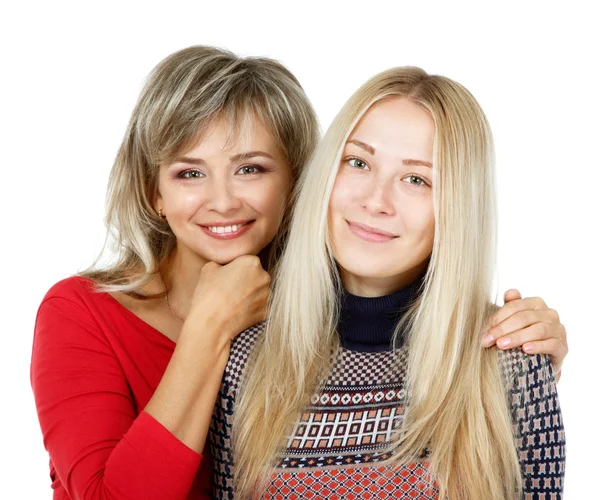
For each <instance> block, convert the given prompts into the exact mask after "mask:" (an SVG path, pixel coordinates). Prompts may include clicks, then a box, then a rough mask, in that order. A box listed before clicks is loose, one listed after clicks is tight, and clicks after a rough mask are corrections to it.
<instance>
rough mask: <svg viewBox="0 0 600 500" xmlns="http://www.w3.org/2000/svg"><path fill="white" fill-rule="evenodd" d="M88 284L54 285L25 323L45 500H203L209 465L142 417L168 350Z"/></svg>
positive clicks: (159, 337)
mask: <svg viewBox="0 0 600 500" xmlns="http://www.w3.org/2000/svg"><path fill="white" fill-rule="evenodd" d="M92 286H93V285H92V282H91V281H90V280H88V279H86V278H80V277H72V278H68V279H66V280H63V281H61V282H59V283H57V284H56V285H54V286H53V287H52V288H51V289H50V291H49V292H48V293H47V294H46V297H44V300H43V301H42V304H41V305H40V308H39V311H38V316H37V320H36V325H35V336H34V340H33V355H32V360H31V384H32V387H33V392H34V395H35V403H36V407H37V412H38V417H39V420H40V425H41V428H42V433H43V436H44V445H45V447H46V449H47V450H48V453H49V454H50V478H51V479H52V488H53V489H54V500H75V499H86V500H88V499H89V500H92V499H98V500H99V499H102V500H108V499H114V500H121V499H128V500H151V499H157V500H158V499H160V500H184V499H194V500H195V499H205V498H211V470H212V465H211V463H210V462H211V461H210V459H207V458H205V459H204V460H201V459H202V455H199V454H198V453H196V452H195V451H193V450H192V449H190V448H188V447H187V446H186V445H185V444H183V443H182V442H181V441H179V440H178V439H177V438H176V437H175V436H174V435H173V434H171V432H170V431H168V430H167V429H166V428H165V427H164V426H163V425H162V424H160V423H159V422H158V421H157V420H155V419H154V418H153V417H151V416H150V415H149V414H147V413H145V412H144V411H142V410H143V409H144V407H145V406H146V404H147V403H148V401H149V400H150V398H151V397H152V394H153V393H154V391H155V390H156V387H157V385H158V383H159V382H160V379H161V377H162V375H163V373H164V371H165V369H166V367H167V364H168V363H169V360H170V359H171V355H172V354H173V350H174V349H175V343H174V342H173V341H172V340H170V339H169V338H167V337H165V336H164V335H163V334H162V333H160V332H159V331H158V330H156V329H154V328H152V327H151V326H150V325H148V324H147V323H145V322H144V321H143V320H141V319H140V318H138V317H137V316H136V315H135V314H133V313H132V312H131V311H129V310H128V309H127V308H125V307H124V306H122V305H121V304H120V303H119V302H117V301H116V300H115V299H114V298H113V297H111V296H110V295H109V294H107V293H97V292H94V291H93V290H92ZM201 462H202V467H200V463H201Z"/></svg>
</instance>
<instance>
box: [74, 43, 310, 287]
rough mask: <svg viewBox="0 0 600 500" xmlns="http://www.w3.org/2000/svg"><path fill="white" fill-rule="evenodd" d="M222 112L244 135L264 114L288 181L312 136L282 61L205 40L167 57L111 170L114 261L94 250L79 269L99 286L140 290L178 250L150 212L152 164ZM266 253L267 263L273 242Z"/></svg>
mask: <svg viewBox="0 0 600 500" xmlns="http://www.w3.org/2000/svg"><path fill="white" fill-rule="evenodd" d="M220 117H223V118H225V119H226V121H227V123H228V125H229V128H230V137H231V138H234V137H237V136H238V135H240V134H241V135H243V136H244V137H247V134H248V132H249V130H248V129H249V128H250V127H251V123H252V120H253V119H260V120H262V121H263V123H264V124H265V126H266V127H267V128H268V129H269V131H270V132H271V133H272V134H273V137H274V139H275V141H276V143H277V145H278V146H279V147H280V148H281V151H282V152H283V154H284V156H285V158H286V160H287V161H288V163H289V165H290V167H291V170H292V177H293V179H294V180H295V179H296V178H297V177H298V176H299V173H300V171H301V169H302V168H303V167H304V166H305V165H306V163H308V160H309V159H310V157H311V156H312V154H313V152H314V149H315V147H316V145H317V142H318V140H319V125H318V121H317V117H316V114H315V112H314V109H313V108H312V105H311V103H310V101H309V100H308V97H307V96H306V94H305V93H304V91H303V89H302V87H301V86H300V84H299V83H298V80H296V78H295V77H294V76H293V75H292V74H291V73H290V72H289V71H288V70H287V69H286V68H285V67H284V66H283V65H282V64H280V63H279V62H277V61H275V60H273V59H269V58H261V57H239V56H236V55H235V54H233V53H231V52H229V51H227V50H223V49H218V48H215V47H208V46H202V45H198V46H193V47H188V48H185V49H183V50H180V51H178V52H175V53H173V54H171V55H170V56H168V57H166V58H165V59H164V60H163V61H161V62H160V63H159V64H158V65H157V66H156V68H154V70H153V71H152V72H151V73H150V76H149V77H148V79H147V82H146V84H145V86H144V88H143V90H142V92H141V94H140V96H139V99H138V102H137V104H136V106H135V109H134V110H133V113H132V115H131V119H130V121H129V126H128V127H127V131H126V132H125V137H124V138H123V143H122V144H121V147H120V149H119V152H118V154H117V158H116V160H115V163H114V165H113V168H112V171H111V174H110V180H109V185H108V194H107V214H106V226H107V229H108V235H109V237H107V241H108V242H110V241H111V240H110V237H111V236H113V237H114V243H116V245H115V246H116V254H117V259H116V262H114V264H112V265H109V266H100V265H99V262H100V260H101V259H102V258H103V254H101V255H100V258H99V259H98V260H97V261H96V263H94V264H93V265H92V267H91V268H90V269H88V270H86V271H84V272H83V273H82V275H84V276H87V277H90V278H92V279H93V280H95V281H96V282H97V283H99V284H100V285H102V286H101V287H99V288H100V289H101V290H104V291H110V292H125V293H130V294H133V295H138V296H140V295H139V294H138V293H137V292H138V291H139V290H140V289H142V288H143V287H144V285H146V284H147V283H148V282H149V281H150V280H151V279H152V277H153V275H154V274H155V273H156V272H157V271H158V267H159V265H160V264H161V262H163V260H164V259H165V258H167V257H168V256H169V254H170V253H171V251H172V250H173V249H174V248H175V235H174V234H173V233H172V231H171V229H170V228H169V225H168V224H167V223H166V222H165V221H164V220H163V219H161V218H160V217H159V216H158V215H157V214H156V212H155V210H154V208H153V203H154V200H155V197H156V194H157V189H158V187H157V186H158V174H159V167H160V165H161V164H162V163H165V162H168V161H170V160H172V159H173V158H175V157H176V156H177V155H179V154H182V153H184V152H185V151H186V150H187V149H189V148H190V146H193V145H194V143H195V142H196V141H197V140H198V139H199V138H200V137H201V136H202V134H203V133H204V132H206V130H207V128H208V127H210V125H211V124H212V123H213V122H214V121H215V120H216V119H217V118H220ZM284 195H285V194H284V193H282V196H284ZM289 199H291V198H289ZM288 221H289V218H287V217H284V220H283V222H282V225H281V228H280V231H279V233H278V235H279V236H278V239H282V238H283V237H284V236H285V233H286V227H287V225H288ZM107 248H109V247H107V246H106V245H105V251H104V254H106V249H107ZM271 249H272V250H274V251H272V252H271V260H272V261H274V260H276V257H277V255H278V252H277V249H278V244H277V242H276V244H275V245H272V246H271ZM279 253H280V252H279ZM140 297H141V296H140Z"/></svg>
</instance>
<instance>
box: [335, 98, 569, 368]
mask: <svg viewBox="0 0 600 500" xmlns="http://www.w3.org/2000/svg"><path fill="white" fill-rule="evenodd" d="M434 132H435V130H434V122H433V119H432V117H431V115H430V114H429V113H428V112H427V111H425V110H423V109H422V108H420V107H419V106H417V105H415V104H414V103H412V102H410V101H409V100H407V99H405V98H401V97H392V98H387V99H384V100H382V101H380V102H378V103H376V104H375V105H374V106H372V107H371V109H369V111H368V112H367V113H366V114H365V116H364V117H363V118H362V119H361V120H360V122H359V123H358V124H357V126H356V127H355V129H354V130H353V131H352V133H351V134H350V136H349V138H348V141H347V143H346V144H345V146H344V150H343V153H342V162H341V165H340V168H339V170H338V174H337V177H336V181H335V185H334V188H333V192H332V195H331V200H330V205H329V225H330V228H331V229H330V230H331V240H332V245H333V251H334V256H335V258H336V261H337V262H338V264H339V267H340V274H341V277H342V281H343V282H344V286H345V287H346V289H347V290H348V291H349V292H350V293H352V294H354V295H359V296H365V297H376V296H382V295H386V294H389V293H392V292H394V291H396V290H398V289H400V288H402V287H403V286H405V285H407V284H408V283H410V282H411V281H413V280H414V279H415V278H416V277H417V276H419V275H420V274H421V273H422V272H423V271H424V270H425V268H426V266H427V259H428V257H429V256H430V254H431V251H432V248H433V233H434V214H433V198H432V195H433V193H432V189H431V186H432V179H433V175H432V170H431V167H430V165H431V163H432V155H433V138H434ZM373 231H378V232H384V233H385V235H379V236H378V235H377V234H375V235H373V233H372V232H373ZM386 235H387V236H386ZM373 239H375V240H378V241H369V240H373ZM398 256H402V258H401V259H399V258H398ZM504 300H505V305H504V307H502V308H501V309H499V310H498V311H497V312H496V313H495V314H494V316H493V317H492V319H491V321H490V324H489V325H486V326H487V327H486V329H485V331H484V332H483V333H482V345H484V346H486V347H491V346H493V345H497V346H498V347H499V348H500V349H510V348H514V347H518V346H520V345H523V350H524V351H525V352H527V353H530V354H535V353H546V354H550V356H551V359H552V362H553V364H554V365H555V369H556V370H557V371H558V372H559V375H560V366H561V364H562V361H563V360H564V358H565V356H566V354H567V352H568V347H567V341H566V331H565V328H564V326H563V325H562V324H561V323H560V319H559V317H558V314H557V313H556V311H554V310H552V309H549V308H548V307H547V305H546V304H545V303H544V301H543V300H542V299H540V298H525V299H523V298H522V297H521V294H520V293H519V292H518V290H514V289H512V290H509V291H507V292H506V294H505V296H504Z"/></svg>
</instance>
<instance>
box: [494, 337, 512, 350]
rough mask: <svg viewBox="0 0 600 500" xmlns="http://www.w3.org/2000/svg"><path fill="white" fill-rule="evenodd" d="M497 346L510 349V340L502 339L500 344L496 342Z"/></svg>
mask: <svg viewBox="0 0 600 500" xmlns="http://www.w3.org/2000/svg"><path fill="white" fill-rule="evenodd" d="M496 345H497V346H498V347H502V348H504V347H508V346H509V345H510V339H500V340H499V341H498V342H496Z"/></svg>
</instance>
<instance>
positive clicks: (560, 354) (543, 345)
mask: <svg viewBox="0 0 600 500" xmlns="http://www.w3.org/2000/svg"><path fill="white" fill-rule="evenodd" d="M523 351H524V352H526V353H527V354H547V355H549V356H550V360H551V361H552V364H553V365H554V367H555V368H556V369H557V370H558V369H560V367H561V366H562V363H563V361H564V360H565V357H566V356H567V353H568V352H569V348H568V347H567V346H566V345H565V344H564V343H563V342H561V341H560V340H559V339H546V340H540V341H537V342H527V343H525V344H523Z"/></svg>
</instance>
